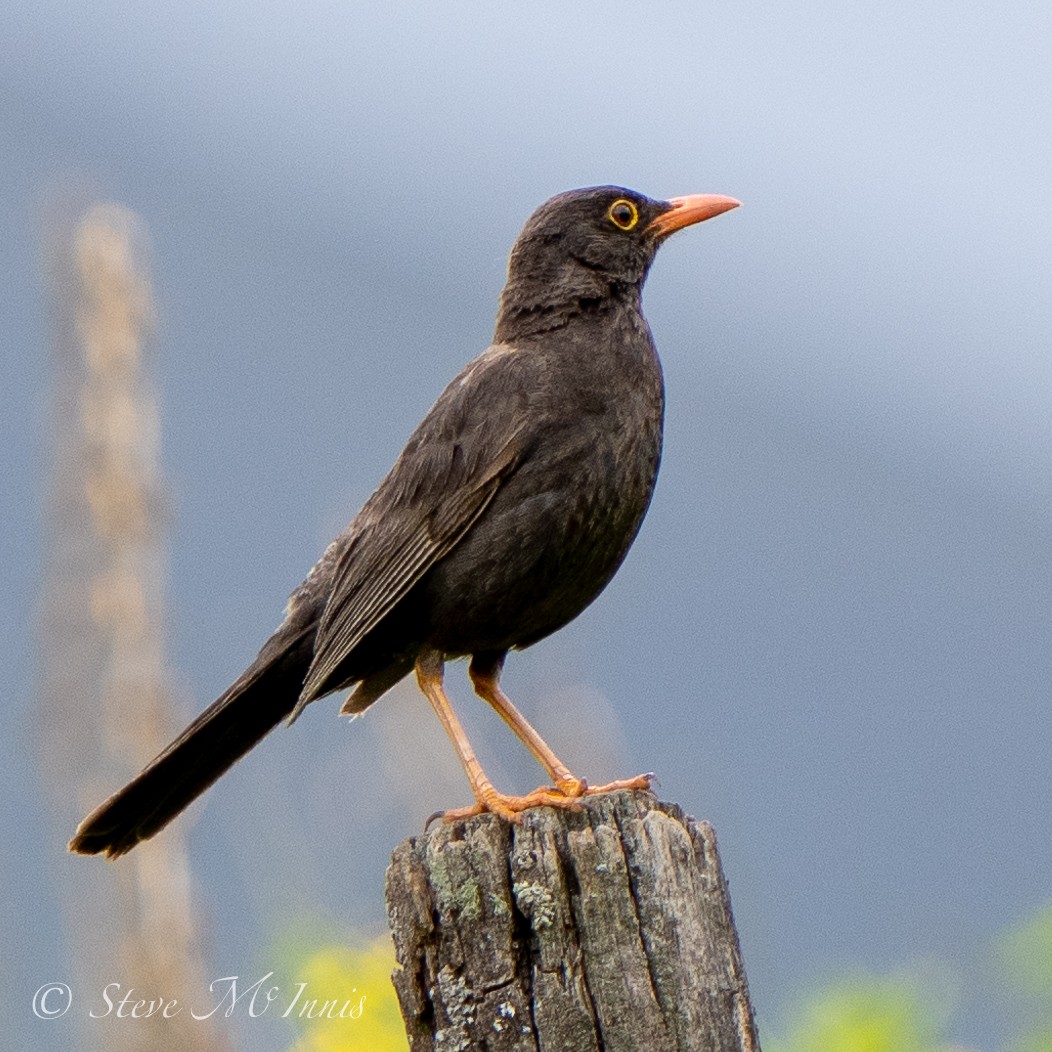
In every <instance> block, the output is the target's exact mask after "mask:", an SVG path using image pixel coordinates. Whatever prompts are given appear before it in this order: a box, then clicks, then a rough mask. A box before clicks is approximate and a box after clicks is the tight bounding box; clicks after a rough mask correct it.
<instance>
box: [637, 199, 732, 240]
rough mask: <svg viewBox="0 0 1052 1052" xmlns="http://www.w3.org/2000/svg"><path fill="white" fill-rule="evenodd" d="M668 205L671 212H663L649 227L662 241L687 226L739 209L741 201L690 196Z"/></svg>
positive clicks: (670, 202) (675, 200) (669, 200)
mask: <svg viewBox="0 0 1052 1052" xmlns="http://www.w3.org/2000/svg"><path fill="white" fill-rule="evenodd" d="M668 203H669V206H670V207H669V210H668V211H667V212H662V213H661V215H659V216H658V217H657V219H655V220H654V221H653V222H652V223H651V224H650V226H648V227H647V231H648V232H649V233H653V234H654V235H656V236H657V237H658V238H659V239H662V240H663V239H664V238H666V237H668V236H669V234H674V233H675V232H676V231H677V230H682V229H683V228H684V227H685V226H692V225H693V224H694V223H701V222H703V221H704V220H706V219H711V218H712V217H713V216H718V215H719V214H720V213H721V212H729V211H730V210H731V209H732V208H737V207H738V206H739V205H740V204H741V201H736V200H735V199H734V198H733V197H724V196H723V195H722V194H688V195H687V196H686V197H670V198H669V199H668Z"/></svg>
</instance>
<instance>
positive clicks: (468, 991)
mask: <svg viewBox="0 0 1052 1052" xmlns="http://www.w3.org/2000/svg"><path fill="white" fill-rule="evenodd" d="M387 907H388V915H389V918H390V923H391V929H392V931H393V933H394V940H395V949H396V952H397V955H398V962H399V964H400V965H401V968H400V969H399V970H398V971H396V972H395V975H394V983H395V988H396V990H397V992H398V998H399V1001H400V1003H401V1007H402V1014H403V1017H404V1019H405V1024H406V1031H407V1033H408V1035H409V1043H410V1046H411V1048H412V1050H413V1052H430V1050H432V1049H433V1050H436V1052H453V1050H468V1049H487V1050H494V1052H496V1050H501V1052H505V1050H508V1052H511V1050H515V1052H518V1050H532V1052H537V1050H538V1049H541V1050H544V1052H549V1050H551V1052H564V1050H565V1052H627V1050H638V1052H687V1050H690V1052H695V1050H696V1052H703V1050H704V1052H759V1047H760V1046H759V1042H758V1040H757V1037H756V1029H755V1024H754V1021H753V1013H752V1007H751V1005H750V1003H749V992H748V987H747V985H746V981H745V971H744V968H743V966H742V959H741V952H740V950H739V947H738V936H737V933H736V931H735V928H734V921H733V919H732V917H731V909H730V899H729V898H728V894H727V883H726V880H725V879H724V876H723V871H722V869H721V867H720V861H719V856H718V854H717V851H716V837H715V834H714V832H713V830H712V827H711V826H709V825H708V824H706V823H704V822H701V823H698V822H695V821H694V819H692V818H689V817H687V816H686V815H684V814H683V812H682V811H681V810H680V809H679V808H678V807H676V806H675V805H672V804H664V803H658V802H657V800H656V799H655V798H654V796H653V795H652V794H651V793H647V792H621V793H611V794H609V795H605V796H597V797H591V798H589V799H587V800H586V801H585V802H584V810H582V811H557V810H555V809H552V808H537V809H535V810H532V811H528V812H526V813H525V814H524V816H523V823H522V825H521V826H510V825H508V824H507V823H505V822H503V821H500V820H498V819H496V818H494V817H492V816H491V815H481V816H479V817H477V818H472V819H469V820H467V821H462V822H457V823H455V824H452V825H442V824H439V825H437V826H436V827H434V828H432V830H431V831H430V832H429V833H427V834H425V835H423V836H420V837H413V838H411V839H410V840H407V841H405V842H403V843H402V844H401V845H400V846H399V847H398V848H397V849H396V850H395V853H394V857H393V859H392V861H391V866H390V868H389V869H388V871H387Z"/></svg>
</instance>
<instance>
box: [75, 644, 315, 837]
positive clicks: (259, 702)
mask: <svg viewBox="0 0 1052 1052" xmlns="http://www.w3.org/2000/svg"><path fill="white" fill-rule="evenodd" d="M315 628H316V625H315V624H310V625H307V626H296V627H295V628H294V627H293V626H291V625H288V624H286V625H283V626H282V628H280V629H279V630H278V631H277V632H276V633H275V634H274V635H273V636H272V637H271V638H270V639H269V640H268V641H267V643H266V644H265V645H264V646H263V649H262V650H261V651H260V652H259V655H258V656H257V658H256V660H255V661H253V662H252V664H251V665H249V667H248V668H247V669H246V670H245V671H244V673H243V674H242V675H241V677H240V678H239V679H238V680H237V681H236V682H235V683H234V684H233V685H232V686H231V687H230V688H229V689H228V690H226V691H225V692H224V693H223V694H222V695H221V696H220V697H219V698H217V699H216V700H215V701H214V702H213V703H212V704H211V705H210V706H209V707H208V708H207V709H205V711H204V712H202V713H201V715H200V716H198V717H197V719H196V720H194V721H193V723H191V724H190V726H189V727H187V728H186V730H184V731H183V733H182V734H180V735H179V737H178V738H176V739H175V741H173V742H172V743H171V745H169V746H168V747H167V748H166V749H165V750H164V752H162V753H161V754H160V755H159V756H158V757H157V758H156V759H154V760H153V761H151V762H150V763H149V764H147V766H146V767H145V768H144V769H143V770H142V772H141V773H140V774H139V775H137V776H136V777H135V778H134V779H133V780H132V781H130V782H129V783H128V784H127V785H126V786H125V787H124V788H123V789H120V790H119V791H118V792H116V793H114V794H113V796H111V797H110V798H109V799H108V800H107V801H106V802H105V803H103V804H101V805H100V806H99V807H97V808H95V810H94V811H92V812H91V814H90V815H88V817H87V818H85V819H84V821H83V822H81V823H80V825H79V826H78V827H77V832H76V835H75V836H74V837H73V839H72V840H71V841H70V842H69V850H70V851H75V852H78V853H79V854H82V855H96V854H98V853H99V852H105V853H106V855H107V856H108V857H109V858H116V857H117V856H118V855H123V854H124V853H125V852H126V851H130V850H131V849H132V848H133V847H135V845H136V844H138V843H139V841H140V840H147V839H149V838H150V837H152V836H153V835H154V833H156V832H158V831H159V830H161V829H163V828H164V827H165V826H166V825H167V824H168V823H169V822H170V821H171V820H172V819H173V818H175V816H176V815H177V814H179V812H180V811H182V810H183V808H185V807H187V806H188V805H189V804H190V803H191V802H192V801H193V800H195V799H196V798H197V797H198V796H199V795H200V794H201V793H203V792H204V791H205V790H206V789H207V788H208V787H209V786H210V785H211V784H212V783H213V782H214V781H215V780H216V779H217V778H218V777H219V776H220V775H221V774H223V772H224V771H226V770H227V769H228V768H229V767H231V766H233V765H234V764H235V763H236V762H237V761H238V760H240V759H241V757H242V756H244V755H245V753H246V752H248V751H249V749H251V748H252V747H253V746H254V745H255V744H256V743H257V742H258V741H259V740H260V739H261V738H263V737H264V735H266V734H267V732H268V731H270V730H272V729H273V728H274V727H275V726H276V725H277V724H278V723H280V722H281V720H282V719H284V718H285V717H286V716H288V715H289V713H291V712H292V709H293V707H294V706H295V704H296V699H297V698H298V697H299V693H300V688H301V687H302V685H303V677H304V675H305V674H306V671H307V668H308V667H309V665H310V655H311V652H312V648H313V641H314V632H315Z"/></svg>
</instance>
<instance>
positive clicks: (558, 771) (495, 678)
mask: <svg viewBox="0 0 1052 1052" xmlns="http://www.w3.org/2000/svg"><path fill="white" fill-rule="evenodd" d="M503 668H504V655H503V654H496V655H493V654H475V655H474V656H473V657H472V659H471V664H470V665H469V666H468V675H469V676H470V677H471V684H472V686H473V687H474V688H475V693H476V694H477V695H478V696H479V697H480V698H482V700H483V701H485V702H488V703H489V704H490V705H492V706H493V708H494V709H496V710H497V712H498V713H499V714H500V718H501V719H502V720H504V722H505V723H506V724H507V725H508V726H509V727H510V728H511V729H512V730H513V731H514V732H515V735H516V737H517V738H518V739H519V741H521V742H522V744H523V745H525V746H526V748H527V749H529V750H530V752H531V753H533V757H534V759H535V760H536V761H537V762H538V763H539V764H540V765H541V766H542V767H543V768H544V769H545V770H546V771H547V772H548V774H549V775H550V776H551V779H552V781H553V782H554V783H555V788H556V789H558V790H559V792H561V793H565V794H566V795H567V796H583V795H584V793H585V790H586V789H587V788H588V783H587V782H586V781H585V780H584V779H583V778H575V777H574V776H573V775H572V774H571V773H570V769H569V768H568V767H567V766H566V764H564V763H563V762H562V760H560V759H559V757H558V756H556V755H555V753H553V752H552V750H551V747H550V746H549V745H548V743H547V742H546V741H545V740H544V739H543V738H542V737H541V736H540V735H539V734H538V733H537V732H536V731H535V730H534V729H533V727H531V726H530V724H529V721H528V720H527V719H526V717H525V716H523V714H522V713H521V712H519V710H518V709H517V708H515V706H514V705H513V704H512V703H511V698H509V697H508V695H507V694H505V693H504V691H502V690H501V689H500V674H501V672H502V670H503Z"/></svg>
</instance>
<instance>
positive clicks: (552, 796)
mask: <svg viewBox="0 0 1052 1052" xmlns="http://www.w3.org/2000/svg"><path fill="white" fill-rule="evenodd" d="M442 672H443V664H442V655H441V654H439V653H438V651H436V650H432V649H430V648H427V649H425V650H423V651H421V653H420V656H419V657H418V658H417V660H416V681H417V683H418V684H419V685H420V689H421V690H422V691H423V693H424V696H425V697H426V698H427V700H428V701H429V702H431V707H432V708H433V709H434V710H435V712H436V714H437V715H438V718H439V721H440V722H441V724H442V727H443V729H444V730H445V732H446V734H448V735H449V740H450V741H451V742H452V743H453V748H454V749H456V751H457V756H458V757H459V758H460V762H461V764H462V766H463V768H464V771H465V772H466V774H467V776H468V781H469V782H470V783H471V790H472V792H473V793H474V794H475V800H476V801H477V802H476V804H475V806H473V807H466V808H461V809H459V810H455V811H446V812H445V813H444V814H443V816H442V817H443V818H445V819H446V820H448V821H452V820H454V819H457V818H467V817H470V816H471V815H477V814H482V812H484V811H490V812H492V813H493V814H495V815H500V816H501V817H502V818H505V819H507V820H508V821H509V822H520V821H521V820H522V819H521V818H520V813H521V812H522V811H525V810H526V809H527V808H530V807H543V806H548V807H568V808H575V809H576V808H579V807H580V804H578V803H577V802H576V800H574V798H573V796H570V795H567V794H566V793H564V792H560V791H559V790H558V789H552V788H549V787H544V788H541V789H536V790H534V791H533V792H532V793H529V794H527V795H526V796H506V795H505V794H504V793H499V792H497V790H496V789H494V788H493V783H492V782H491V781H490V780H489V778H487V777H486V773H485V771H483V770H482V765H481V764H480V763H479V761H478V757H476V756H475V750H474V749H473V748H472V747H471V742H469V741H468V737H467V735H466V734H465V733H464V728H463V727H462V726H461V724H460V720H458V719H457V717H456V714H455V713H454V712H453V709H452V707H451V706H450V704H449V699H448V698H447V697H446V692H445V690H444V689H443V686H442ZM509 704H510V702H509ZM498 711H499V710H498ZM512 711H514V710H512ZM502 715H503V713H502ZM516 715H518V713H516ZM519 718H520V719H521V717H519ZM505 719H508V717H507V716H505ZM509 722H510V721H509ZM525 722H526V721H525V720H523V723H525ZM526 726H527V727H528V726H529V724H526ZM512 727H513V729H515V728H514V724H513V725H512ZM516 733H518V732H517V731H516ZM531 733H532V734H533V735H534V737H536V739H537V741H540V737H539V736H538V735H537V734H536V732H535V731H532V729H531ZM541 744H542V745H544V743H543V742H541ZM544 748H545V750H546V752H547V753H548V754H549V755H552V754H551V750H550V749H548V747H547V746H546V745H545V746H544ZM535 755H536V754H535ZM538 758H539V757H538ZM553 759H554V755H553ZM542 762H543V761H542ZM556 763H558V760H556ZM560 767H561V765H560ZM562 770H564V771H565V770H566V769H565V768H562ZM566 774H567V775H568V776H569V781H570V782H572V783H573V784H574V785H575V786H576V785H577V784H578V780H577V779H575V778H573V776H572V775H570V774H569V772H568V771H567V772H566ZM579 784H580V786H581V790H580V791H579V792H577V793H575V794H574V795H576V796H579V795H581V793H583V791H584V783H583V782H580V783H579Z"/></svg>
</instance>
